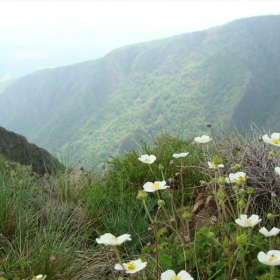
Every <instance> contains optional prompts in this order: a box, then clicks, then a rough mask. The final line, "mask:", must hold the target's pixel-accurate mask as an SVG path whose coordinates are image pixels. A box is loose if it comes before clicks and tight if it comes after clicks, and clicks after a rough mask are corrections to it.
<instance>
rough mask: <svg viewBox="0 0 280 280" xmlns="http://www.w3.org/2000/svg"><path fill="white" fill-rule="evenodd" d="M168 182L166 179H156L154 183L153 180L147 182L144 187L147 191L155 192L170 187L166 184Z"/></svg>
mask: <svg viewBox="0 0 280 280" xmlns="http://www.w3.org/2000/svg"><path fill="white" fill-rule="evenodd" d="M165 184H166V182H165V181H162V182H160V181H156V182H154V183H152V182H147V183H145V184H144V186H143V188H144V190H145V192H155V191H158V190H165V189H166V188H169V186H166V185H165Z"/></svg>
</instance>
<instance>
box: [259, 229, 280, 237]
mask: <svg viewBox="0 0 280 280" xmlns="http://www.w3.org/2000/svg"><path fill="white" fill-rule="evenodd" d="M259 232H260V233H261V234H263V235H264V236H267V237H268V236H273V235H277V234H278V233H279V232H280V229H279V228H276V227H273V228H272V229H271V230H270V231H268V230H267V229H266V228H265V227H262V228H261V229H260V230H259Z"/></svg>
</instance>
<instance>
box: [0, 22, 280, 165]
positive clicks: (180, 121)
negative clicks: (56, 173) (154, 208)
mask: <svg viewBox="0 0 280 280" xmlns="http://www.w3.org/2000/svg"><path fill="white" fill-rule="evenodd" d="M279 32H280V16H263V17H255V18H249V19H241V20H237V21H234V22H232V23H229V24H226V25H223V26H220V27H217V28H213V29H209V30H205V31H201V32H194V33H188V34H182V35H179V36H175V37H171V38H167V39H163V40H158V41H154V42H148V43H142V44H136V45H132V46H127V47H124V48H120V49H117V50H115V51H113V52H111V53H109V54H108V55H106V56H105V57H103V58H100V59H98V60H93V61H87V62H83V63H80V64H76V65H72V66H67V67H60V68H56V69H47V70H44V71H39V72H36V73H33V74H31V75H28V76H25V77H22V78H20V79H18V80H17V81H15V82H13V83H12V84H11V85H10V86H9V88H8V89H7V90H5V91H4V92H3V93H2V94H1V95H0V120H1V125H3V126H4V127H6V128H8V129H10V130H13V131H15V132H17V133H20V134H22V135H25V136H26V137H27V138H28V139H30V141H32V142H34V143H36V144H37V145H39V146H41V147H44V148H45V149H47V150H48V151H50V152H51V153H52V154H54V155H56V157H59V158H62V159H63V162H65V163H67V165H69V166H73V165H83V166H84V167H85V168H89V167H90V168H92V166H100V165H102V162H104V161H105V160H106V158H107V157H108V156H110V155H114V156H117V155H118V154H119V153H122V152H123V151H125V150H127V149H130V148H137V147H139V143H140V142H141V140H145V141H148V140H149V141H151V140H152V139H153V138H154V137H155V135H159V134H160V133H162V134H163V135H165V134H168V135H173V136H174V137H182V136H184V137H193V136H194V135H198V134H200V133H202V132H203V129H204V128H203V125H201V124H203V123H205V122H206V121H210V122H213V123H214V122H217V121H221V122H222V124H226V125H228V124H236V125H237V127H238V128H243V127H244V126H248V125H249V124H250V123H252V122H253V121H254V122H255V123H256V125H257V126H258V127H267V128H268V129H272V130H279V129H280V127H279V122H278V118H277V117H276V116H278V115H279V114H278V104H279V102H280V100H279V98H280V95H279V94H278V92H279V84H280V80H279V79H280V77H279V75H278V73H279V69H278V66H279V64H280V57H279V55H278V46H279V45H280V33H279ZM183 134H184V135H183ZM150 143H151V142H150Z"/></svg>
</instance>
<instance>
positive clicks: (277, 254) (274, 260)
mask: <svg viewBox="0 0 280 280" xmlns="http://www.w3.org/2000/svg"><path fill="white" fill-rule="evenodd" d="M258 260H259V262H261V263H263V264H267V265H270V266H275V265H279V264H280V251H278V250H270V251H268V252H267V254H266V253H264V252H259V253H258Z"/></svg>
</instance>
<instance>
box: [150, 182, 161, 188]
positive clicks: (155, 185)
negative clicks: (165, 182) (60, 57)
mask: <svg viewBox="0 0 280 280" xmlns="http://www.w3.org/2000/svg"><path fill="white" fill-rule="evenodd" d="M159 187H160V184H159V183H154V184H153V187H152V188H153V189H158V188H159Z"/></svg>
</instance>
